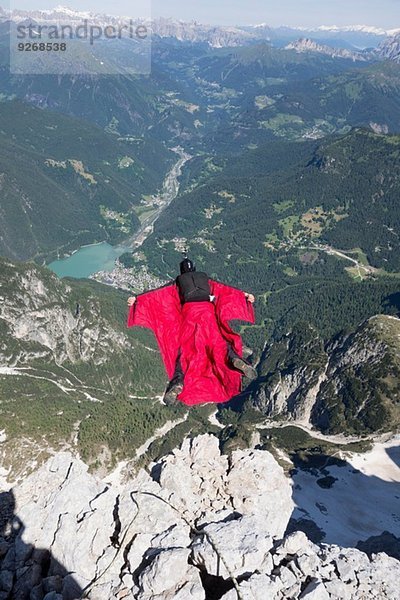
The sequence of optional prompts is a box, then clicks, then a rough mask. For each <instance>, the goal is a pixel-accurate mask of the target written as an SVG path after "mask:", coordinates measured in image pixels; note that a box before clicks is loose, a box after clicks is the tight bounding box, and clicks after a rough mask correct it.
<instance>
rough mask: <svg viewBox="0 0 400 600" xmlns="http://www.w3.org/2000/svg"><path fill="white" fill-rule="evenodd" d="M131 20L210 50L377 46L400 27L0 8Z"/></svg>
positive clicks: (61, 18) (70, 18)
mask: <svg viewBox="0 0 400 600" xmlns="http://www.w3.org/2000/svg"><path fill="white" fill-rule="evenodd" d="M130 18H132V19H133V20H134V21H138V22H141V23H143V22H145V23H146V24H148V25H149V27H150V28H151V31H152V33H153V35H156V36H159V37H161V38H175V39H177V40H179V41H182V42H192V43H206V44H208V45H209V46H211V47H213V48H224V47H235V46H241V45H244V44H251V43H257V42H259V41H260V40H267V41H269V42H271V43H272V44H273V45H275V46H283V45H286V44H288V43H290V42H291V41H294V40H296V39H298V38H301V37H311V38H312V39H315V40H319V41H322V42H323V43H326V42H327V41H328V40H330V41H331V42H332V43H333V45H335V46H336V45H340V44H342V45H343V46H350V47H354V48H366V47H374V46H377V45H378V44H379V42H381V41H382V39H383V38H386V37H392V36H394V35H396V34H398V33H400V26H399V27H398V28H394V29H390V30H385V29H382V28H379V27H373V26H369V25H348V26H342V27H337V26H335V25H332V26H328V25H321V26H319V27H313V28H306V27H286V26H280V27H271V26H269V25H268V24H265V23H261V24H256V25H246V26H241V25H238V26H236V27H233V26H215V25H209V24H201V23H199V22H197V21H189V22H185V21H181V20H176V19H172V18H165V17H160V18H157V19H153V20H151V21H150V20H149V19H148V18H147V17H146V15H139V16H137V15H136V16H131V15H126V16H122V15H120V16H116V15H108V14H102V13H93V12H89V11H75V10H71V9H70V8H68V7H66V6H61V5H59V6H56V7H55V8H53V9H50V10H33V11H25V10H17V9H14V10H12V11H9V10H5V9H0V19H2V20H6V19H11V20H13V21H20V20H26V19H32V20H34V21H35V22H37V23H43V22H46V23H63V22H64V23H66V22H68V23H71V22H81V21H82V20H84V19H87V20H88V21H90V22H92V23H95V24H99V25H106V24H110V23H112V24H119V23H122V22H126V21H127V19H130Z"/></svg>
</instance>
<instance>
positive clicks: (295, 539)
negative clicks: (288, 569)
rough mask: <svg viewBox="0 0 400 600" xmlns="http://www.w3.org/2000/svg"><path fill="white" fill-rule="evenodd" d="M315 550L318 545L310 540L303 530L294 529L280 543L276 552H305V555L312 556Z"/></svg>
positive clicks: (302, 553)
mask: <svg viewBox="0 0 400 600" xmlns="http://www.w3.org/2000/svg"><path fill="white" fill-rule="evenodd" d="M317 550H318V547H317V546H315V545H314V544H313V543H312V542H310V540H309V539H308V538H307V536H306V534H305V533H304V532H303V531H296V532H295V533H292V534H290V535H289V536H287V537H286V538H285V540H284V541H283V542H282V544H280V546H278V549H277V554H278V555H279V554H285V555H287V554H293V555H295V554H297V555H299V556H302V555H304V554H305V555H307V556H312V555H314V554H315V553H316V551H317Z"/></svg>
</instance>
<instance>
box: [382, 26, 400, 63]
mask: <svg viewBox="0 0 400 600" xmlns="http://www.w3.org/2000/svg"><path fill="white" fill-rule="evenodd" d="M378 54H379V56H380V57H381V58H385V59H388V60H393V61H394V62H396V63H400V33H397V34H396V35H394V36H392V37H389V38H388V39H386V40H385V41H383V42H382V43H381V44H380V45H379V48H378Z"/></svg>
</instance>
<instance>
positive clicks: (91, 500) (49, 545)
mask: <svg viewBox="0 0 400 600" xmlns="http://www.w3.org/2000/svg"><path fill="white" fill-rule="evenodd" d="M14 494H15V500H16V511H15V512H16V514H12V510H11V512H10V514H8V512H7V515H6V519H5V520H6V522H5V524H4V526H3V529H4V533H5V535H4V537H3V540H4V541H3V542H2V544H3V546H2V547H4V550H3V558H2V559H1V562H0V600H7V599H8V598H9V596H10V593H11V594H14V597H18V599H19V600H35V599H36V600H43V598H48V600H75V599H78V598H80V597H81V595H82V593H83V590H86V591H85V597H87V598H88V599H89V600H110V599H112V598H113V599H115V600H204V598H205V597H206V592H205V588H203V583H204V586H205V587H207V584H206V579H207V577H209V578H210V577H217V578H221V581H223V580H225V581H224V586H225V587H224V589H225V590H226V589H229V585H230V584H229V581H230V577H231V575H232V574H233V575H234V576H236V577H239V581H240V576H243V578H244V579H243V580H242V581H240V583H239V589H240V594H241V597H242V598H243V599H244V600H264V598H266V597H271V599H272V598H274V599H275V598H276V600H278V599H279V600H281V599H282V600H283V599H287V600H288V599H291V600H294V599H297V598H305V599H306V600H307V599H308V600H316V599H320V598H321V599H325V598H328V597H329V595H330V597H331V598H332V600H343V598H344V597H346V598H347V597H348V598H351V599H352V600H365V598H378V599H379V600H397V598H398V592H397V589H398V580H399V578H400V562H399V561H397V560H396V559H394V558H390V557H388V556H387V555H386V554H383V553H380V554H378V555H372V559H370V558H369V557H368V556H367V555H366V554H364V553H363V552H362V551H360V550H357V549H355V548H340V547H338V546H333V545H332V546H328V545H322V546H317V545H315V544H313V543H311V542H310V541H309V540H308V538H307V537H306V535H305V534H304V533H302V532H295V533H292V534H291V535H289V536H287V537H285V538H284V539H282V540H280V541H279V538H281V536H282V534H283V531H284V530H285V529H286V526H287V523H288V521H289V517H290V515H291V512H292V510H293V501H292V498H291V488H290V485H289V480H288V479H287V478H286V477H285V475H284V473H283V470H282V469H281V467H279V466H278V464H277V463H276V461H275V460H274V458H273V457H272V455H271V454H269V453H268V452H265V451H261V450H247V451H245V450H238V451H235V452H233V453H232V456H231V458H230V460H229V461H228V459H227V457H226V456H222V455H221V454H220V451H219V447H218V440H217V439H216V438H215V437H213V436H210V435H203V436H198V437H196V438H195V439H194V440H190V439H188V440H186V441H185V442H184V444H183V445H182V446H181V448H179V449H177V450H175V451H174V452H173V453H171V454H170V455H168V456H166V457H164V458H163V459H162V460H160V461H159V462H158V463H155V464H153V465H152V468H151V474H150V473H148V472H146V471H144V470H141V471H140V472H139V473H138V474H137V475H136V477H135V479H134V480H131V481H129V482H127V483H126V484H125V485H123V486H122V485H120V486H119V487H116V486H115V485H112V484H111V483H106V482H105V481H102V480H100V479H98V478H96V477H95V476H93V475H91V474H89V473H88V469H87V467H86V465H84V463H82V462H81V461H80V460H77V459H75V458H73V457H72V456H71V454H69V453H59V454H57V455H56V456H54V457H53V458H51V459H50V460H49V461H48V462H47V463H46V464H45V465H44V466H43V467H41V468H40V469H39V470H38V471H37V472H36V473H34V474H32V475H31V476H29V477H28V478H27V479H26V480H25V481H24V482H23V484H21V485H19V486H16V488H15V490H14ZM6 505H7V502H6ZM7 506H8V505H7ZM10 506H11V504H10ZM200 532H201V533H200ZM206 534H208V536H207V535H206ZM277 538H278V541H277ZM215 544H216V546H215ZM215 548H216V549H215ZM218 554H219V556H218ZM224 561H225V562H226V565H227V567H226V566H225V564H224ZM218 562H219V565H218ZM202 572H203V573H202ZM201 573H202V575H204V577H202V578H201V577H200V574H201ZM311 580H312V585H309V584H310V581H311ZM322 582H323V583H322ZM231 585H232V589H231V590H230V591H229V592H227V593H225V595H224V596H223V600H236V596H237V593H236V590H235V589H234V587H233V582H232V583H231ZM227 586H228V587H227ZM221 593H222V590H221Z"/></svg>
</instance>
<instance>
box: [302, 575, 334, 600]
mask: <svg viewBox="0 0 400 600" xmlns="http://www.w3.org/2000/svg"><path fill="white" fill-rule="evenodd" d="M299 598H300V600H303V598H304V600H329V594H328V592H327V591H326V587H325V586H324V584H323V583H322V581H321V580H318V579H315V580H314V581H311V583H309V584H308V586H307V587H306V589H305V590H304V592H303V593H302V594H301V595H300V597H299Z"/></svg>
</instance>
